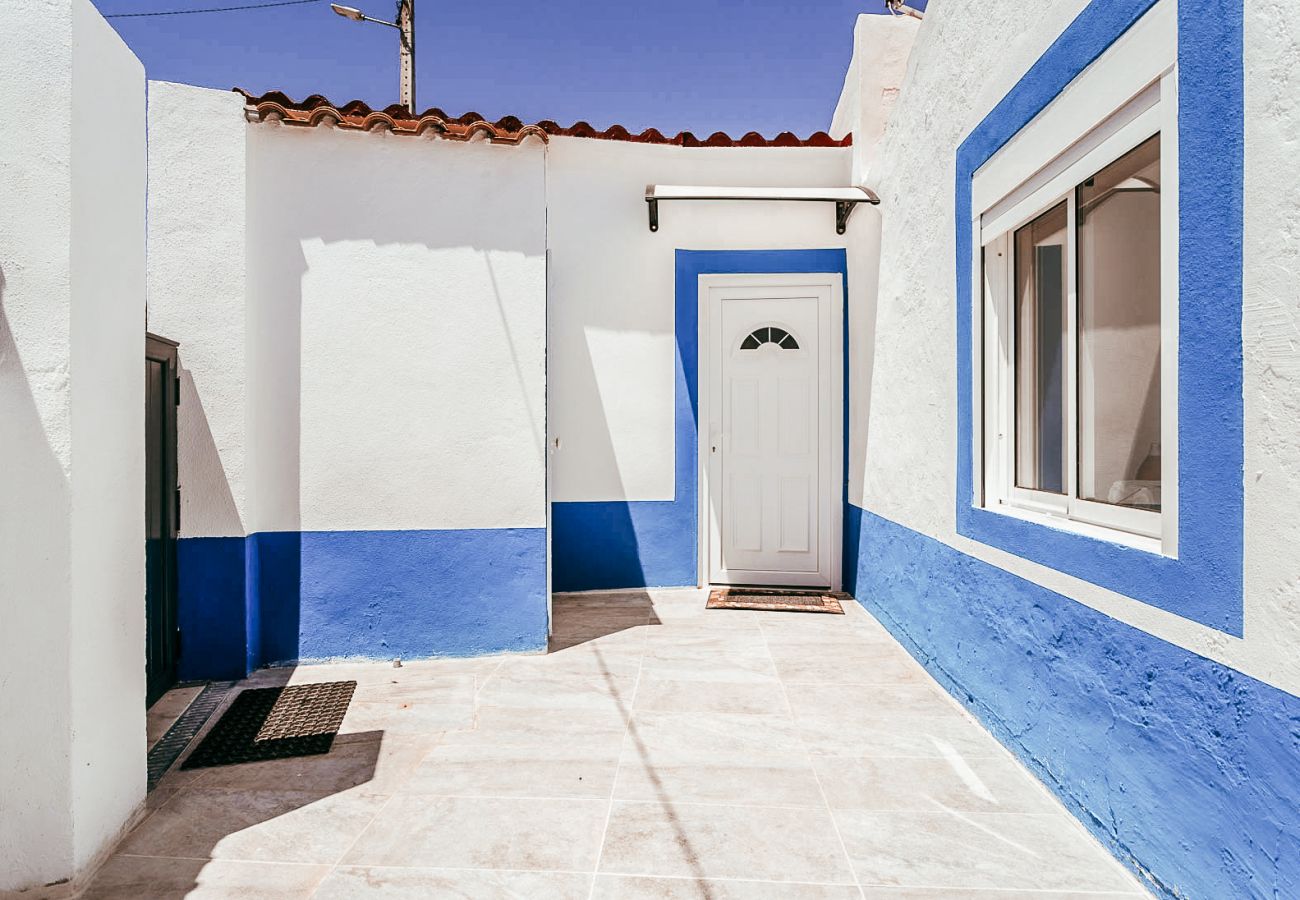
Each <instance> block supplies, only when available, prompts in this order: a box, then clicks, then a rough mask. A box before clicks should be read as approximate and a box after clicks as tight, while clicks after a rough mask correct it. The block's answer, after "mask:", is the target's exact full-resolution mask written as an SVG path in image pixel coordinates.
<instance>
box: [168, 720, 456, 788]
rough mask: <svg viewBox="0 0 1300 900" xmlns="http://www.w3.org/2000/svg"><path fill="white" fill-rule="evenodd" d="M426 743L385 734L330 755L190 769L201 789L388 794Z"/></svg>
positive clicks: (413, 764)
mask: <svg viewBox="0 0 1300 900" xmlns="http://www.w3.org/2000/svg"><path fill="white" fill-rule="evenodd" d="M430 746H431V745H430V744H429V743H426V742H424V741H420V740H409V739H404V738H401V737H388V736H386V735H385V736H384V737H383V738H382V739H381V740H377V741H364V742H350V743H349V742H335V744H334V746H333V747H332V748H331V749H330V752H329V753H325V754H319V755H315V756H298V757H293V758H291V759H275V760H268V761H266V762H255V763H242V764H240V765H234V766H213V767H211V768H208V769H200V770H190V771H201V772H203V773H204V777H203V782H202V786H203V788H204V789H205V790H211V789H215V788H221V789H228V790H245V791H277V790H279V791H302V792H304V793H318V794H334V793H338V792H340V791H346V790H349V789H357V790H359V791H360V792H362V793H370V794H391V793H394V792H395V791H397V790H398V789H400V788H401V787H402V786H403V785H404V784H405V782H406V780H407V779H408V778H410V777H411V774H412V773H413V772H414V771H415V768H416V766H417V765H418V764H419V762H420V760H421V759H423V758H424V755H425V754H426V753H428V752H429V749H430Z"/></svg>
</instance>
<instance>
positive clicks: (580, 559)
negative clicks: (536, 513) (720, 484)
mask: <svg viewBox="0 0 1300 900" xmlns="http://www.w3.org/2000/svg"><path fill="white" fill-rule="evenodd" d="M692 499H693V496H692ZM695 531H696V522H695V508H694V504H693V503H692V504H690V505H688V504H686V503H681V502H677V501H672V500H665V501H662V502H657V501H638V502H632V503H629V502H617V501H610V502H604V503H552V504H551V586H552V588H553V589H554V590H557V591H596V590H604V589H607V588H636V587H681V586H683V585H693V584H695V580H696V563H695V554H696V549H695Z"/></svg>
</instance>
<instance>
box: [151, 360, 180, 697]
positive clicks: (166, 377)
mask: <svg viewBox="0 0 1300 900" xmlns="http://www.w3.org/2000/svg"><path fill="white" fill-rule="evenodd" d="M144 372H145V498H144V499H145V671H146V695H145V697H146V703H147V704H150V705H152V704H153V702H154V701H155V700H157V699H158V698H159V697H161V696H162V695H163V694H164V693H166V692H167V691H168V690H169V689H170V688H171V687H172V685H174V684H175V683H176V668H177V660H178V657H179V644H180V639H179V638H180V632H179V627H178V616H177V602H176V536H177V532H178V531H179V528H180V522H179V521H178V519H179V515H178V514H179V504H178V495H177V488H176V403H177V395H176V375H177V367H176V346H175V345H174V344H172V343H170V342H168V341H165V340H162V339H160V338H156V337H154V336H152V335H150V336H149V337H148V338H147V340H146V344H145V363H144Z"/></svg>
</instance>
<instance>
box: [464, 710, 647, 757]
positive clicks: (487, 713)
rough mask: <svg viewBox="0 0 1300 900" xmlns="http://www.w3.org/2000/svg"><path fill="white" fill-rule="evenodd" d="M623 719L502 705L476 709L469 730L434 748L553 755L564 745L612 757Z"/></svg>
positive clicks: (604, 713)
mask: <svg viewBox="0 0 1300 900" xmlns="http://www.w3.org/2000/svg"><path fill="white" fill-rule="evenodd" d="M627 721H628V717H626V716H625V715H624V714H623V713H621V712H620V711H619V710H617V709H612V708H607V709H561V710H536V709H527V708H523V709H516V708H513V707H502V706H482V707H480V708H479V711H478V716H477V718H476V719H475V722H474V727H473V728H470V729H466V730H464V731H450V732H447V733H446V734H445V735H443V737H442V739H441V740H440V741H439V746H443V747H464V748H469V749H470V750H475V751H478V752H483V753H486V752H491V751H502V752H513V751H516V750H521V751H532V752H534V753H538V754H546V753H554V752H556V751H557V750H560V749H563V748H567V747H581V748H583V749H584V751H586V752H590V753H594V754H598V755H604V756H617V755H618V751H619V749H620V748H621V747H622V746H623V736H624V735H625V734H626V733H627Z"/></svg>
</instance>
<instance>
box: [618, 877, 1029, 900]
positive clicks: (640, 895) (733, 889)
mask: <svg viewBox="0 0 1300 900" xmlns="http://www.w3.org/2000/svg"><path fill="white" fill-rule="evenodd" d="M593 897H594V898H596V900H861V895H860V894H859V893H858V889H857V888H856V887H851V886H849V885H831V884H790V883H784V884H775V883H772V882H764V881H723V880H720V879H699V878H642V877H636V876H628V875H600V876H598V877H597V878H596V892H595V894H594V895H593ZM1028 900H1034V898H1028Z"/></svg>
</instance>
